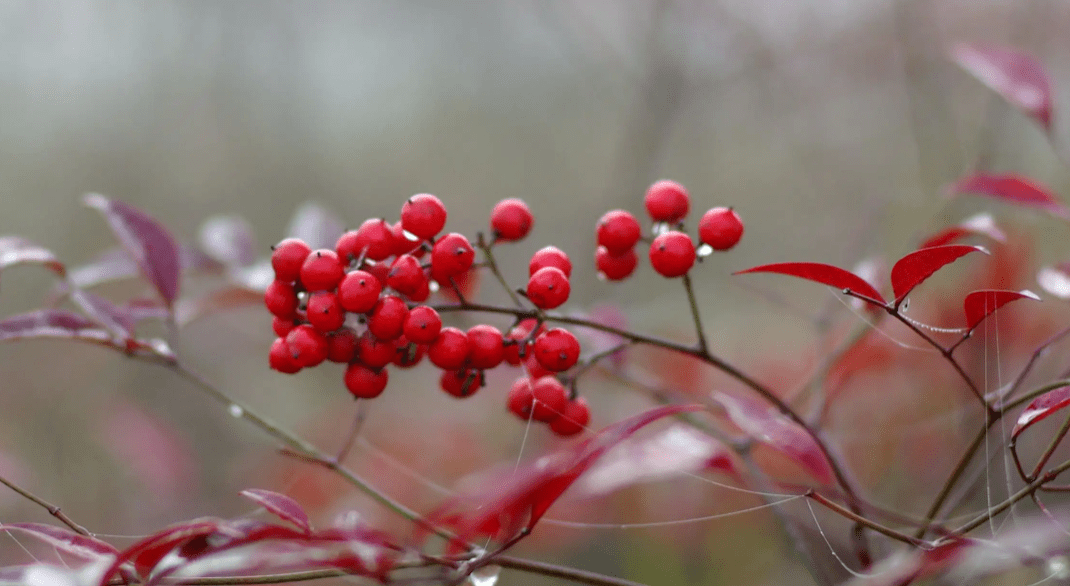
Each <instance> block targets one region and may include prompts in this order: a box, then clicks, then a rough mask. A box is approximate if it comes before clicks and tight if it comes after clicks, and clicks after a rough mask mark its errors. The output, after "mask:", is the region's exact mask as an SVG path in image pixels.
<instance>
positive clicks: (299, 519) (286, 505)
mask: <svg viewBox="0 0 1070 586" xmlns="http://www.w3.org/2000/svg"><path fill="white" fill-rule="evenodd" d="M241 495H242V496H243V497H245V498H247V499H249V500H252V501H253V502H255V503H256V504H258V505H260V506H261V507H264V508H265V509H267V510H268V512H270V513H272V514H274V515H276V516H278V517H279V518H281V519H282V520H284V521H289V522H290V523H293V524H294V525H297V526H298V527H300V528H301V529H303V530H304V531H305V533H308V532H310V531H312V524H311V523H310V522H309V520H308V513H306V512H305V509H304V508H302V507H301V505H300V504H299V503H298V502H297V501H295V500H293V499H292V498H290V497H288V496H286V495H284V494H279V493H277V492H272V491H270V490H262V489H259V488H248V489H245V490H243V491H241Z"/></svg>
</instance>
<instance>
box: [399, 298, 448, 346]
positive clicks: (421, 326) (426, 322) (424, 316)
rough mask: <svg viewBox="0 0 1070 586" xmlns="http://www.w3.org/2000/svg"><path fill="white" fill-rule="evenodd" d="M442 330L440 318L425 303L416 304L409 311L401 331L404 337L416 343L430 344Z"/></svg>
mask: <svg viewBox="0 0 1070 586" xmlns="http://www.w3.org/2000/svg"><path fill="white" fill-rule="evenodd" d="M441 330H442V318H441V317H440V316H439V315H438V312H437V311H435V310H434V309H433V308H431V307H428V306H426V305H417V306H416V307H414V308H412V310H410V311H409V315H408V316H407V317H406V318H405V325H404V327H403V328H402V331H403V332H404V334H405V337H406V338H408V339H409V340H411V341H413V342H416V343H417V344H430V343H431V342H434V341H435V339H436V338H438V333H439V331H441Z"/></svg>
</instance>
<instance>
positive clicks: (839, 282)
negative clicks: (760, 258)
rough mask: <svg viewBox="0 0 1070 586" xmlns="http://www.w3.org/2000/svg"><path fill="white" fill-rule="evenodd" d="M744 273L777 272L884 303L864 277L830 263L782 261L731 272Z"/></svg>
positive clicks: (882, 298) (878, 293)
mask: <svg viewBox="0 0 1070 586" xmlns="http://www.w3.org/2000/svg"><path fill="white" fill-rule="evenodd" d="M746 273H778V274H781V275H789V276H792V277H799V278H800V279H807V280H809V281H815V282H818V283H821V284H822V285H828V286H829V287H835V288H837V289H840V290H847V289H850V290H851V291H852V292H854V293H857V294H859V295H863V296H865V297H868V298H870V299H873V300H875V301H879V302H881V303H885V301H884V297H882V296H881V294H880V292H879V291H877V289H875V288H874V287H873V285H870V284H869V283H868V282H867V281H866V280H865V279H863V278H862V277H859V276H858V275H856V274H854V273H852V272H850V271H847V270H844V269H841V268H839V267H834V266H832V265H827V264H822V263H817V262H782V263H774V264H768V265H762V266H759V267H754V268H750V269H746V270H743V271H736V272H735V273H732V274H734V275H742V274H746Z"/></svg>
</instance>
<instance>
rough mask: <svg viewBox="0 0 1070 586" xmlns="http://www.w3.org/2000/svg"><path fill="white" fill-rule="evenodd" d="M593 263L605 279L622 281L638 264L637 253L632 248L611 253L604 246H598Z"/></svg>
mask: <svg viewBox="0 0 1070 586" xmlns="http://www.w3.org/2000/svg"><path fill="white" fill-rule="evenodd" d="M594 264H595V267H596V268H598V272H599V273H600V274H601V275H602V276H603V277H605V278H606V279H608V280H610V281H622V280H624V279H627V278H628V277H630V276H631V275H632V273H634V272H635V268H636V267H638V266H639V255H637V254H636V253H635V249H634V248H629V249H628V250H625V251H624V252H622V253H620V254H613V253H612V252H610V251H609V250H608V249H607V248H606V247H605V246H599V247H598V250H596V251H595V253H594Z"/></svg>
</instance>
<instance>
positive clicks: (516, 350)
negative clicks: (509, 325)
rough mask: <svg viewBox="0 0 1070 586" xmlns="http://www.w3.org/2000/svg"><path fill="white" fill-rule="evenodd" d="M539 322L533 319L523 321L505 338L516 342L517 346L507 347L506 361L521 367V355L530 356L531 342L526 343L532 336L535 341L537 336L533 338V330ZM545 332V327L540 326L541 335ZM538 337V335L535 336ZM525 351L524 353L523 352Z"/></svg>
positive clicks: (510, 345)
mask: <svg viewBox="0 0 1070 586" xmlns="http://www.w3.org/2000/svg"><path fill="white" fill-rule="evenodd" d="M537 323H538V322H537V321H535V320H534V319H532V318H528V319H525V320H522V321H521V322H520V323H518V324H517V325H515V326H513V329H511V330H509V334H508V335H507V336H506V337H505V339H506V340H508V341H512V342H516V343H515V344H507V345H506V346H505V361H506V362H508V363H509V364H512V365H513V366H519V365H520V361H521V358H520V355H521V353H523V354H524V355H525V356H528V355H529V354H530V349H531V341H530V340H529V341H527V342H525V341H524V340H527V338H528V337H529V336H530V337H531V338H532V339H534V337H535V336H531V335H530V334H531V330H533V329H534V328H535V325H536V324H537ZM544 330H545V328H544V327H543V326H539V333H542V332H543V331H544ZM535 335H536V336H537V335H538V334H535ZM521 350H523V352H521Z"/></svg>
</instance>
